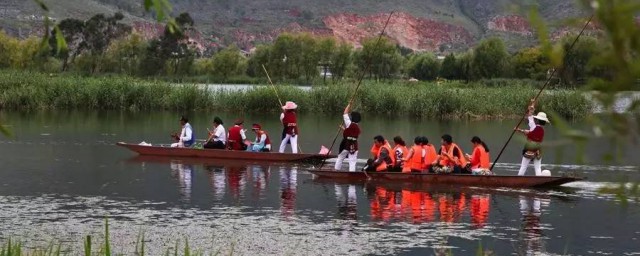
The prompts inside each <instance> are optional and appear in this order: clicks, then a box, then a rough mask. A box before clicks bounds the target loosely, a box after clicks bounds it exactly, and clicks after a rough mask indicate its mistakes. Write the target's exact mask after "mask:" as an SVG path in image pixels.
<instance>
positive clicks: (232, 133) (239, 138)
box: [227, 119, 247, 150]
mask: <svg viewBox="0 0 640 256" xmlns="http://www.w3.org/2000/svg"><path fill="white" fill-rule="evenodd" d="M243 123H244V121H243V120H242V119H237V120H236V121H235V122H234V126H233V127H231V128H230V129H229V134H228V135H227V138H228V141H227V149H231V150H246V149H247V145H246V144H245V143H244V141H245V140H246V139H247V136H246V135H245V130H244V129H242V124H243Z"/></svg>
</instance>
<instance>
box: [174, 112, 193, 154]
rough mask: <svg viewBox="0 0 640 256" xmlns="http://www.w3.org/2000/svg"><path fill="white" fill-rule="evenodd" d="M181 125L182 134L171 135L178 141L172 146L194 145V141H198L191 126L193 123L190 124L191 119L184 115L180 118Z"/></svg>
mask: <svg viewBox="0 0 640 256" xmlns="http://www.w3.org/2000/svg"><path fill="white" fill-rule="evenodd" d="M180 127H181V128H182V131H181V132H180V134H179V135H178V134H172V135H171V137H173V138H174V139H175V140H176V141H177V142H176V143H173V144H171V147H172V148H176V147H178V148H182V147H186V148H188V147H191V146H193V143H194V142H195V141H196V140H195V136H194V134H193V129H192V128H191V124H189V119H188V118H186V117H184V116H182V117H181V118H180Z"/></svg>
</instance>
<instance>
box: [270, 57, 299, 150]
mask: <svg viewBox="0 0 640 256" xmlns="http://www.w3.org/2000/svg"><path fill="white" fill-rule="evenodd" d="M262 70H264V74H265V75H267V79H268V80H269V84H271V88H273V91H274V92H275V93H276V97H277V98H278V103H280V107H282V106H283V105H282V100H281V99H280V95H278V89H276V85H275V84H273V82H272V81H271V77H270V76H269V72H267V68H265V67H264V64H262ZM298 151H300V153H304V152H302V149H301V148H300V143H298Z"/></svg>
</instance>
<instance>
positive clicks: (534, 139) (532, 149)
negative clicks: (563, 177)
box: [514, 100, 549, 176]
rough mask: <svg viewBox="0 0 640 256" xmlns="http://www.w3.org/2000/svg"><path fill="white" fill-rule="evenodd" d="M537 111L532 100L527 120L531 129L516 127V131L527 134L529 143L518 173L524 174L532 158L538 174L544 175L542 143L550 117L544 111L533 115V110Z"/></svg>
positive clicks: (526, 145)
mask: <svg viewBox="0 0 640 256" xmlns="http://www.w3.org/2000/svg"><path fill="white" fill-rule="evenodd" d="M534 111H535V102H534V101H533V100H531V105H530V106H529V111H528V112H527V120H528V121H529V129H528V130H524V129H518V127H516V128H514V129H515V130H516V131H518V132H521V133H522V134H524V135H525V136H527V143H526V144H525V146H524V149H523V150H522V163H521V164H520V170H519V171H518V175H520V176H522V175H524V174H525V172H527V167H528V166H529V163H531V160H533V168H534V170H535V172H536V176H540V175H542V152H541V151H540V149H541V144H542V141H543V140H544V127H543V126H544V125H545V124H547V123H549V119H547V114H545V113H544V112H539V113H538V115H536V116H533V112H534Z"/></svg>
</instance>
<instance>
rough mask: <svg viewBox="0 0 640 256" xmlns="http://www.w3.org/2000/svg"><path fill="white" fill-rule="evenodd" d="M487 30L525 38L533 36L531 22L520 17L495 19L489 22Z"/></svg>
mask: <svg viewBox="0 0 640 256" xmlns="http://www.w3.org/2000/svg"><path fill="white" fill-rule="evenodd" d="M487 28H488V29H489V30H495V31H503V32H511V33H516V34H520V35H523V36H530V35H531V34H532V32H531V26H530V25H529V22H528V21H527V20H526V19H525V18H523V17H521V16H518V15H507V16H497V17H493V18H491V20H489V22H487Z"/></svg>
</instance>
